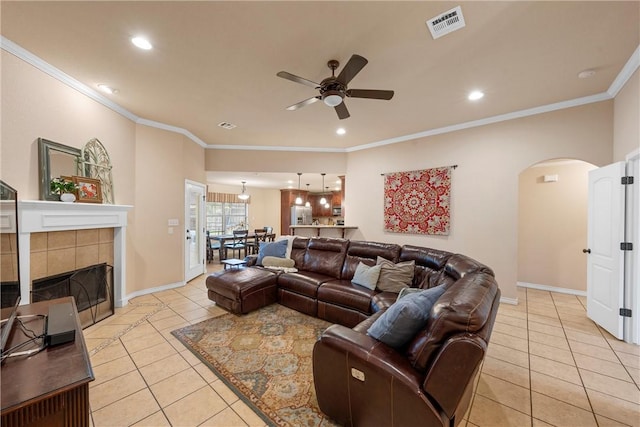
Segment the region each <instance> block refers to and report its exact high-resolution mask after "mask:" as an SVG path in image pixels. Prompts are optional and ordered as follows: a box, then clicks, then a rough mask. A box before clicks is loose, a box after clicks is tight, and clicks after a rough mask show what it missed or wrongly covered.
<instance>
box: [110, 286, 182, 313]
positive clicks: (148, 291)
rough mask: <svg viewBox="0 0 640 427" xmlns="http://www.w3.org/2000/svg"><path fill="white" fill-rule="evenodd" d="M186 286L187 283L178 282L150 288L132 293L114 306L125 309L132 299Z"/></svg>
mask: <svg viewBox="0 0 640 427" xmlns="http://www.w3.org/2000/svg"><path fill="white" fill-rule="evenodd" d="M184 285H186V283H185V282H176V283H169V284H168V285H162V286H156V287H155V288H149V289H143V290H141V291H135V292H131V293H130V294H127V295H126V296H125V297H124V298H123V299H121V300H120V301H115V302H114V304H115V306H116V307H124V306H126V305H127V304H128V303H129V300H130V299H133V298H136V297H140V296H143V295H148V294H152V293H154V292H160V291H167V290H169V289H175V288H180V287H182V286H184Z"/></svg>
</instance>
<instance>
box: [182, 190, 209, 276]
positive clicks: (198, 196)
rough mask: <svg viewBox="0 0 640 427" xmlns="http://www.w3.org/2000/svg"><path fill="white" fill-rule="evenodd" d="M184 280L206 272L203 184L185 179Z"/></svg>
mask: <svg viewBox="0 0 640 427" xmlns="http://www.w3.org/2000/svg"><path fill="white" fill-rule="evenodd" d="M184 194H185V201H184V208H185V212H184V218H185V240H184V242H185V244H184V257H185V260H184V269H185V272H184V281H185V282H188V281H189V280H191V279H193V278H194V277H197V276H199V275H201V274H204V273H205V272H206V266H205V229H204V228H205V227H204V224H205V218H204V216H205V205H204V203H205V202H204V200H205V199H204V197H205V186H204V184H200V183H197V182H193V181H185V186H184Z"/></svg>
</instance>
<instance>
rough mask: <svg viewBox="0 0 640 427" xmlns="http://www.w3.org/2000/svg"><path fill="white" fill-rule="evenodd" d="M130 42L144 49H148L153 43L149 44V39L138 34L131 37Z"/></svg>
mask: <svg viewBox="0 0 640 427" xmlns="http://www.w3.org/2000/svg"><path fill="white" fill-rule="evenodd" d="M131 43H133V44H134V45H136V46H137V47H139V48H140V49H144V50H150V49H151V48H153V45H151V43H150V42H149V40H147V39H146V38H144V37H140V36H138V37H134V38H132V39H131Z"/></svg>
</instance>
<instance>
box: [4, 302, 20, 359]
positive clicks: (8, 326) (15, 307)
mask: <svg viewBox="0 0 640 427" xmlns="http://www.w3.org/2000/svg"><path fill="white" fill-rule="evenodd" d="M19 305H20V295H18V298H16V302H15V304H13V309H12V310H11V314H10V315H9V317H8V318H7V320H6V321H5V322H4V325H2V335H1V336H0V357H2V356H4V355H5V354H4V352H5V351H6V350H7V348H6V346H7V341H8V340H9V334H10V333H11V328H12V327H13V322H14V321H15V320H16V316H17V315H18V306H19ZM3 360H4V358H3Z"/></svg>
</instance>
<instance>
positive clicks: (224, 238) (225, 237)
mask: <svg viewBox="0 0 640 427" xmlns="http://www.w3.org/2000/svg"><path fill="white" fill-rule="evenodd" d="M275 237H276V234H275V233H267V237H266V239H265V240H266V241H271V242H272V241H273V240H275ZM209 238H210V239H211V240H215V241H218V242H220V247H219V248H218V253H219V255H220V260H221V261H222V260H223V259H227V251H226V250H225V247H224V244H225V243H226V242H228V241H233V233H232V234H218V235H210V236H209ZM255 239H256V233H255V232H253V231H250V232H249V233H248V234H247V247H250V246H251V245H250V244H249V243H251V244H254V243H255ZM245 255H247V251H246V248H245Z"/></svg>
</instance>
